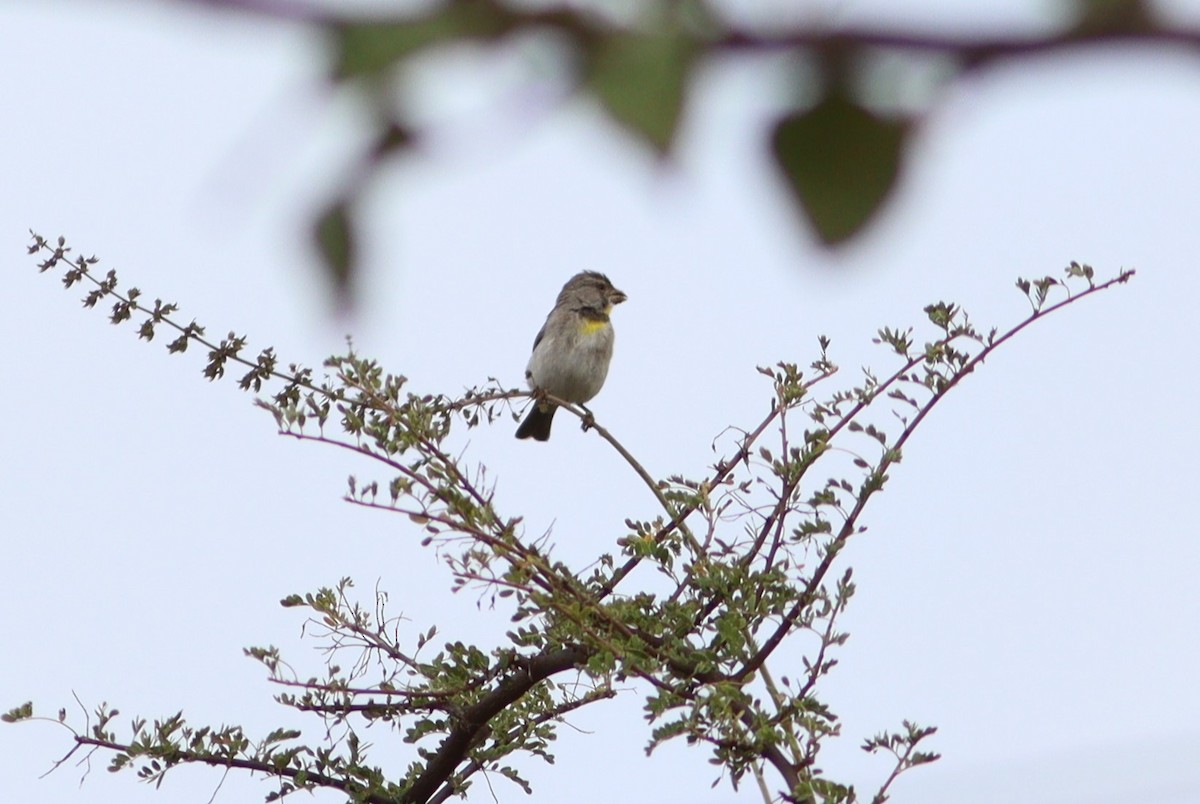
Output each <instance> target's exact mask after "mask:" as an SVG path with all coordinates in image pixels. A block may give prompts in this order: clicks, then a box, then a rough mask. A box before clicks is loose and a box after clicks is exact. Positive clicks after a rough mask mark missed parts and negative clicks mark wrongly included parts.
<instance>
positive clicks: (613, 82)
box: [588, 32, 694, 154]
mask: <svg viewBox="0 0 1200 804" xmlns="http://www.w3.org/2000/svg"><path fill="white" fill-rule="evenodd" d="M693 54H694V46H693V44H692V42H691V40H690V39H688V38H687V37H686V36H684V35H682V34H679V33H675V32H669V33H654V34H630V33H620V34H615V35H613V36H610V37H607V38H605V39H603V40H600V41H599V42H598V43H597V44H596V48H595V50H594V51H593V53H592V59H591V64H590V67H589V74H588V80H589V84H590V86H591V89H592V91H593V92H595V93H596V97H597V98H599V99H600V102H601V103H603V104H604V108H605V109H606V110H607V111H608V113H609V115H611V116H612V118H613V119H614V120H616V121H617V122H618V123H620V124H621V126H623V127H624V128H626V129H628V130H630V131H632V132H633V133H634V134H636V135H637V136H639V137H641V138H643V139H644V140H646V141H648V142H649V143H650V144H651V145H652V146H654V148H655V149H656V150H658V152H659V153H663V154H665V153H666V152H667V151H669V150H670V148H671V143H672V141H673V139H674V137H675V130H676V128H677V126H678V124H679V118H680V115H681V113H682V112H683V103H684V98H685V93H686V91H687V75H688V69H689V68H690V67H691V64H692V56H693Z"/></svg>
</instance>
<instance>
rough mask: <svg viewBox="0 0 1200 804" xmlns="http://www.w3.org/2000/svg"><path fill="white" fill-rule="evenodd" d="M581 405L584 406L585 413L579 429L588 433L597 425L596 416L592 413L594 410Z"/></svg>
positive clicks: (582, 406)
mask: <svg viewBox="0 0 1200 804" xmlns="http://www.w3.org/2000/svg"><path fill="white" fill-rule="evenodd" d="M579 407H581V408H583V414H584V415H583V418H582V420H581V421H580V424H579V429H580V430H583V432H585V433H586V432H587V431H588V430H591V429H592V428H593V427H595V426H596V417H595V416H593V415H592V412H591V411H590V410H588V409H587V406H586V405H580V406H579Z"/></svg>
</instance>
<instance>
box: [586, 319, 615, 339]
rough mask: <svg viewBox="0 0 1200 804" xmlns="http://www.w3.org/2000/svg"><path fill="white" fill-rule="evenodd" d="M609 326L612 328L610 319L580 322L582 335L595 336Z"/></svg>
mask: <svg viewBox="0 0 1200 804" xmlns="http://www.w3.org/2000/svg"><path fill="white" fill-rule="evenodd" d="M608 326H611V324H610V323H609V321H608V319H605V318H585V319H583V320H582V321H580V322H579V333H580V334H581V335H595V334H596V333H597V332H599V331H600V330H602V329H604V328H605V327H608Z"/></svg>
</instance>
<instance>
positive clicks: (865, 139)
mask: <svg viewBox="0 0 1200 804" xmlns="http://www.w3.org/2000/svg"><path fill="white" fill-rule="evenodd" d="M908 131H909V125H908V123H907V121H905V120H900V119H886V118H883V117H880V116H879V115H877V114H875V113H873V112H871V111H869V110H868V109H866V108H864V107H862V106H860V105H859V104H857V103H855V102H854V101H853V100H852V99H851V98H849V97H847V96H845V95H843V94H831V95H829V96H828V97H826V98H825V99H824V100H822V101H821V102H820V103H818V104H817V105H816V106H813V107H812V108H810V109H805V110H803V111H799V112H794V113H792V114H790V115H788V116H786V117H784V118H782V119H780V120H779V122H778V123H776V125H775V131H774V135H773V137H772V140H771V145H772V149H773V151H774V154H775V161H776V163H777V164H778V165H779V167H780V169H781V170H782V172H783V176H784V178H785V179H786V181H787V185H788V188H789V189H790V190H791V191H792V193H793V194H794V195H795V197H796V201H797V203H798V204H799V205H800V208H801V209H802V210H803V212H804V215H805V218H806V219H807V220H808V221H809V222H810V223H811V224H812V226H813V228H814V229H816V231H817V234H818V236H819V237H820V238H821V240H823V241H824V242H826V243H840V242H842V241H844V240H847V239H849V238H850V237H852V236H853V235H854V234H856V233H857V232H858V231H859V230H860V229H862V227H863V226H864V225H865V224H866V223H867V221H868V220H870V218H871V217H872V216H873V215H874V214H875V213H876V212H877V211H878V210H879V209H880V207H881V206H882V204H883V202H884V200H885V199H886V198H887V197H888V195H889V194H890V193H891V191H892V189H893V188H894V187H895V185H896V180H897V178H898V177H899V175H900V160H901V157H902V156H903V147H904V144H905V138H906V135H907V134H908Z"/></svg>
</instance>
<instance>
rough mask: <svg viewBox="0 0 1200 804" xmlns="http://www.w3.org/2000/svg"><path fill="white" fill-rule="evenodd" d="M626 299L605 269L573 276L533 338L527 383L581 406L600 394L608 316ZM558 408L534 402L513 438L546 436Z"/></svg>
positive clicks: (609, 334)
mask: <svg viewBox="0 0 1200 804" xmlns="http://www.w3.org/2000/svg"><path fill="white" fill-rule="evenodd" d="M625 299H626V296H625V294H624V293H622V292H621V291H619V290H617V289H616V288H614V287H613V284H612V282H610V281H608V277H607V276H605V275H604V274H600V273H596V272H595V271H584V272H583V273H580V274H575V276H573V277H571V278H570V280H568V281H567V284H565V285H563V289H562V290H561V291H560V292H559V294H558V301H556V302H555V303H554V309H553V310H551V311H550V315H548V316H546V323H545V324H543V325H542V330H541V332H539V333H538V334H537V337H536V338H534V339H533V354H532V355H530V356H529V365H528V366H526V367H525V379H526V381H528V383H529V387H530V388H532V389H534V390H535V391H544V392H545V393H547V394H550V395H551V396H555V397H558V398H559V399H562V400H565V401H567V402H575V403H577V404H580V405H582V404H583V403H585V402H587V401H588V400H590V399H591V398H592V397H594V396H595V395H596V394H598V393H600V389H601V387H603V385H604V379H605V377H607V376H608V362H609V360H611V359H612V352H613V328H612V321H610V320H609V317H608V316H609V314H610V313H611V312H612V308H613V307H614V306H615V305H618V304H620V303H621V302H623V301H625ZM557 409H558V406H557V405H555V404H554V403H553V402H551V401H549V400H543V401H541V402H538V403H536V404H534V406H533V409H532V410H530V411H529V415H528V416H526V417H525V421H523V422H521V426H520V427H518V428H517V438H533V439H534V440H536V441H546V440H547V439H549V438H550V424H551V423H552V422H553V421H554V411H555V410H557Z"/></svg>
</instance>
